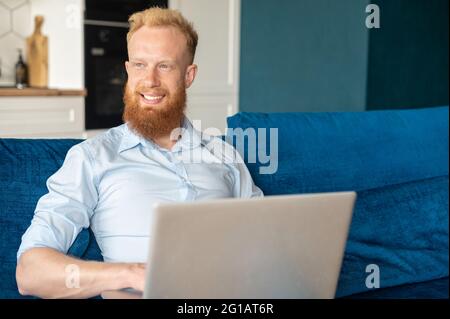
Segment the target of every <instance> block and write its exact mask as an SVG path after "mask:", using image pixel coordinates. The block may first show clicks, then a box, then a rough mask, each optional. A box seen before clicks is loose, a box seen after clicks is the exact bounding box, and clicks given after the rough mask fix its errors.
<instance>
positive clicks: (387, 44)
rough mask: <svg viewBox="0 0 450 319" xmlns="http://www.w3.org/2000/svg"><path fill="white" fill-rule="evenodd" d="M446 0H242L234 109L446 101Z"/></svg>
mask: <svg viewBox="0 0 450 319" xmlns="http://www.w3.org/2000/svg"><path fill="white" fill-rule="evenodd" d="M369 3H374V4H378V5H379V7H380V20H381V28H380V29H370V31H369V30H368V29H367V28H366V26H365V20H366V17H367V15H368V13H366V12H365V9H366V6H367V5H368V4H369ZM448 3H449V1H448V0H282V1H273V0H241V6H242V7H241V12H242V18H241V65H240V93H239V94H240V98H239V100H240V105H239V107H240V111H247V112H301V111H362V110H366V109H386V108H414V107H426V106H436V105H448V99H449V98H448V85H449V83H448V68H449V65H448Z"/></svg>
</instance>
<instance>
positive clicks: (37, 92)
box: [0, 87, 87, 97]
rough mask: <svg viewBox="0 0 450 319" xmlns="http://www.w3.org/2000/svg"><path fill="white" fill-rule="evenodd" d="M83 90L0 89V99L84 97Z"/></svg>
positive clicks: (84, 91)
mask: <svg viewBox="0 0 450 319" xmlns="http://www.w3.org/2000/svg"><path fill="white" fill-rule="evenodd" d="M86 94H87V93H86V90H85V89H39V88H24V89H17V88H15V87H0V97H2V96H86Z"/></svg>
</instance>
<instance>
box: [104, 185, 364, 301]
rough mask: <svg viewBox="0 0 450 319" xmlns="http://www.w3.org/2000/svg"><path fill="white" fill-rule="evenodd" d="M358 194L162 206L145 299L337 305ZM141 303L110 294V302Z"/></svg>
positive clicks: (158, 208) (156, 219) (156, 220)
mask: <svg viewBox="0 0 450 319" xmlns="http://www.w3.org/2000/svg"><path fill="white" fill-rule="evenodd" d="M355 199H356V193H354V192H339V193H320V194H306V195H283V196H266V197H263V198H252V199H220V200H214V201H207V202H206V201H204V202H192V203H182V204H158V205H156V206H155V210H154V214H155V215H154V222H153V226H152V227H153V229H152V234H153V236H151V238H150V246H149V249H150V251H149V255H148V265H149V266H148V267H147V278H146V285H145V291H144V294H143V297H144V298H178V299H191V298H224V299H229V298H244V299H247V298H249V299H259V298H334V296H335V292H336V287H337V282H338V279H339V273H340V270H341V264H342V259H343V255H344V249H345V244H346V241H347V235H348V230H349V226H350V223H351V218H352V211H353V207H354V203H355ZM133 296H134V297H142V295H138V294H133V293H129V295H128V296H127V294H122V295H121V294H116V295H114V294H110V295H104V297H106V298H128V297H133Z"/></svg>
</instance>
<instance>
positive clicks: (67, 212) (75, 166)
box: [17, 143, 98, 259]
mask: <svg viewBox="0 0 450 319" xmlns="http://www.w3.org/2000/svg"><path fill="white" fill-rule="evenodd" d="M83 144H84V143H81V144H78V145H75V146H73V147H72V148H71V149H70V150H69V151H68V153H67V155H66V158H65V160H64V163H63V165H62V167H61V168H60V169H59V170H58V171H57V172H56V173H55V174H53V175H52V176H50V177H49V179H48V180H47V189H48V193H47V194H45V195H44V196H42V197H41V198H40V199H39V201H38V203H37V205H36V209H35V212H34V216H33V219H32V221H31V225H30V226H29V227H28V229H27V230H26V232H25V234H24V235H23V236H22V242H21V245H20V247H19V250H18V252H17V259H19V258H20V256H21V255H22V254H23V253H24V252H25V251H27V250H29V249H31V248H34V247H48V248H53V249H56V250H58V251H60V252H62V253H65V254H66V253H67V251H68V250H69V248H70V246H71V245H72V244H73V242H74V241H75V238H76V237H77V235H78V234H79V232H80V231H81V230H82V229H83V228H87V227H89V224H90V219H91V217H92V215H93V211H94V208H95V206H96V204H97V201H98V193H97V188H96V186H95V181H94V172H93V165H92V158H91V156H90V153H89V152H88V149H86V148H85V147H86V145H83Z"/></svg>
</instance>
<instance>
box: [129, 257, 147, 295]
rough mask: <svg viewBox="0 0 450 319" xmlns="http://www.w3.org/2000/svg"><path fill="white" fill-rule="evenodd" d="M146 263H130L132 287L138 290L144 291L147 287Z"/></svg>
mask: <svg viewBox="0 0 450 319" xmlns="http://www.w3.org/2000/svg"><path fill="white" fill-rule="evenodd" d="M145 269H146V265H145V264H129V275H128V278H129V279H130V288H133V289H135V290H138V291H142V292H143V291H144V287H145V274H146V271H145Z"/></svg>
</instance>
